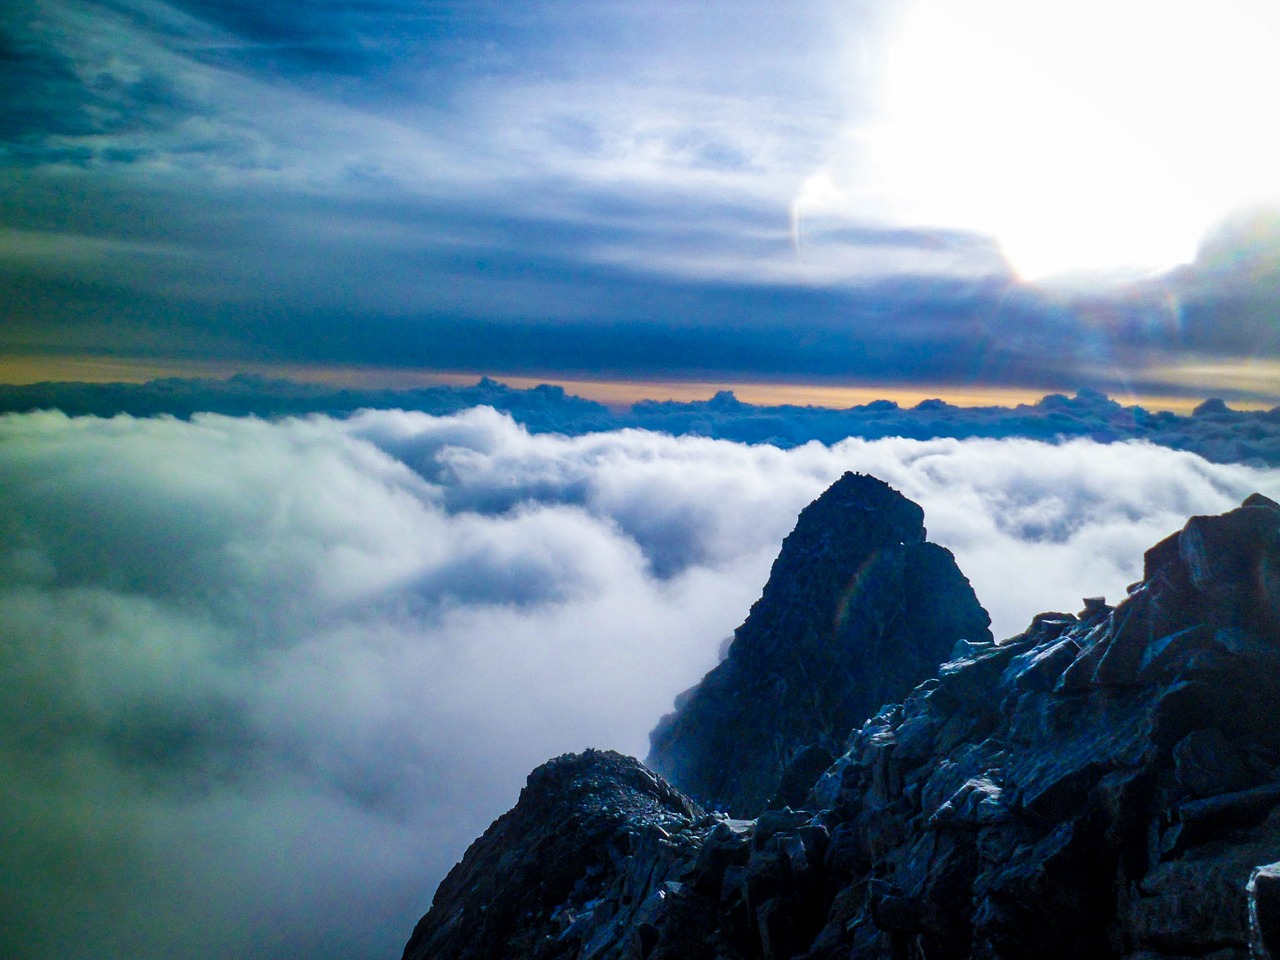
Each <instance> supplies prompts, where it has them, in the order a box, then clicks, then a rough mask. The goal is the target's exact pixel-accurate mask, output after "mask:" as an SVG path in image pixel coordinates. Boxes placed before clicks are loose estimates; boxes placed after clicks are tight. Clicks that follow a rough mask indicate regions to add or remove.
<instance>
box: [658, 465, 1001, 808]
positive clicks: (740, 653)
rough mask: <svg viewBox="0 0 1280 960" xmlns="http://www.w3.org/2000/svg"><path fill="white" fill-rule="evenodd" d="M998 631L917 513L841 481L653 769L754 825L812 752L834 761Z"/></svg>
mask: <svg viewBox="0 0 1280 960" xmlns="http://www.w3.org/2000/svg"><path fill="white" fill-rule="evenodd" d="M990 624H991V619H990V617H988V616H987V613H986V611H985V610H983V608H982V607H981V605H980V604H979V603H978V601H977V598H976V597H975V596H974V594H973V588H972V587H971V586H970V585H969V581H968V580H966V579H965V577H964V575H963V574H961V573H960V570H959V568H958V567H957V566H956V563H955V559H954V558H953V557H952V555H951V553H950V551H948V550H946V549H944V548H943V547H940V546H937V545H936V544H932V543H926V542H925V528H924V512H923V511H922V510H921V509H920V507H919V506H918V505H916V504H915V503H912V502H911V501H910V500H908V499H906V498H905V497H903V496H902V495H901V494H900V493H898V492H897V491H895V490H893V489H892V488H891V487H889V486H888V485H887V484H885V483H884V482H882V481H880V480H877V479H876V478H874V477H868V476H862V475H857V474H852V473H846V474H845V475H844V476H843V477H841V478H840V479H839V480H838V481H836V483H835V484H834V485H833V486H832V487H831V488H830V489H829V490H827V491H826V492H825V493H824V494H823V495H822V496H821V497H819V498H818V499H817V500H816V501H814V502H813V503H812V504H810V505H809V506H808V507H806V508H805V509H804V510H803V511H802V512H801V514H800V518H799V521H798V522H797V523H796V528H795V530H794V531H793V532H792V533H791V535H790V536H788V537H787V539H786V541H785V542H784V543H783V545H782V552H781V553H780V554H779V556H778V559H777V560H776V561H775V562H774V565H773V570H772V572H771V573H770V576H769V582H768V583H767V584H766V585H765V588H764V593H763V595H762V596H761V597H760V599H759V600H758V601H756V603H755V605H754V606H753V607H752V608H751V613H750V615H749V616H748V617H747V620H746V622H745V623H744V624H743V625H742V626H741V627H739V628H738V629H737V631H736V632H735V635H734V640H733V644H732V646H731V647H730V648H729V655H728V657H727V658H726V659H725V660H724V661H723V662H722V663H720V664H719V665H718V666H717V667H716V668H715V669H713V670H712V671H711V672H710V673H708V674H707V675H706V677H704V678H703V679H702V682H701V683H699V684H698V685H697V686H696V687H694V688H693V689H692V690H690V691H687V692H686V693H685V694H683V695H682V696H681V698H680V699H679V700H678V701H677V709H676V712H675V713H673V714H670V715H668V716H667V717H665V718H664V719H663V720H662V722H661V723H660V724H659V725H658V727H657V729H655V730H654V731H653V733H652V734H651V735H650V739H651V749H650V753H649V757H648V760H647V762H648V764H649V765H650V766H651V767H653V769H655V770H657V771H658V772H660V773H661V774H663V775H664V776H665V777H667V778H668V779H669V780H670V781H671V782H672V783H674V784H676V785H678V786H679V787H680V788H681V789H682V790H684V791H685V792H686V793H688V794H689V795H690V796H694V797H697V798H698V799H699V800H701V801H702V802H704V803H706V804H708V805H711V806H714V807H716V808H718V809H721V810H727V811H730V812H732V814H733V815H735V816H755V815H757V814H758V813H760V811H761V810H763V809H764V808H765V807H766V806H767V804H768V802H769V800H770V798H771V797H774V795H775V794H776V793H777V792H778V790H779V787H780V785H781V781H782V779H783V773H784V771H787V770H788V768H794V762H795V761H796V760H797V758H798V756H799V754H800V753H801V752H802V751H803V750H804V748H806V747H809V746H811V745H812V746H814V747H816V748H818V749H820V750H824V751H827V752H828V753H829V754H830V755H832V756H834V755H838V754H839V753H841V752H842V751H843V749H844V742H845V739H846V738H847V736H848V734H849V731H850V729H852V728H853V727H855V726H857V725H858V724H860V723H861V722H862V721H863V720H865V719H866V718H867V717H868V716H870V715H871V714H872V713H874V712H875V711H876V710H877V709H878V708H879V707H880V706H881V705H882V704H885V703H889V702H892V701H895V700H900V699H901V698H902V697H903V696H905V695H906V693H907V692H908V691H909V690H910V689H911V688H912V687H913V686H915V685H916V684H917V683H919V682H920V681H922V680H924V679H925V678H926V677H929V676H931V675H932V674H933V672H934V671H935V669H936V667H937V665H938V663H939V662H940V661H942V660H944V659H946V658H947V655H948V654H949V653H950V651H951V649H952V648H953V647H954V646H955V643H956V641H957V640H959V639H961V638H965V639H969V640H975V641H985V640H989V639H990V637H991V633H990V629H989V627H990ZM810 756H812V755H810ZM793 779H794V778H793ZM812 782H813V781H812V779H810V780H809V783H808V784H805V785H804V787H805V789H806V790H807V787H808V786H809V785H810V784H812ZM794 792H795V787H794V784H792V785H790V793H791V794H794ZM802 793H803V791H802Z"/></svg>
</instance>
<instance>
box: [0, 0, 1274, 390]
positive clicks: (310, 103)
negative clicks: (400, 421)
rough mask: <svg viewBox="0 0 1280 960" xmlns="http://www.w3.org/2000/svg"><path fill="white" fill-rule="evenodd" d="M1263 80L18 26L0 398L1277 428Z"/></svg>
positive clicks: (696, 49)
mask: <svg viewBox="0 0 1280 960" xmlns="http://www.w3.org/2000/svg"><path fill="white" fill-rule="evenodd" d="M1277 41H1280V10H1278V9H1276V8H1274V7H1273V6H1271V5H1268V4H1257V3H1251V2H1247V0H1224V2H1222V3H1217V4H1214V5H1213V8H1212V10H1209V9H1208V8H1205V7H1203V6H1202V5H1196V4H1188V3H1172V4H1171V3H1167V2H1165V3H1158V2H1155V0H1121V2H1108V3H1104V2H1102V0H1077V2H1074V3H1070V4H1068V3H1062V2H1057V0H1045V2H1040V3H1035V4H1027V3H1017V2H1014V0H975V2H973V3H968V4H964V5H963V6H958V5H956V4H952V3H947V2H944V0H881V2H870V0H843V2H835V0H801V2H798V3H794V4H788V5H787V6H786V7H785V8H780V7H777V6H776V5H774V4H765V3H759V2H754V0H734V2H729V0H713V2H704V3H698V4H691V3H670V2H662V3H657V2H650V0H640V2H628V3H616V2H601V3H590V4H586V3H579V2H568V0H519V2H506V3H490V2H479V0H477V2H408V0H361V2H358V3H357V2H351V0H347V2H340V0H324V2H318V3H311V4H306V5H298V4H263V3H254V2H248V0H104V2H99V3H94V4H83V3H77V2H71V0H30V2H27V3H23V4H8V5H5V6H4V8H3V10H2V11H0V53H2V54H3V55H2V56H0V83H2V84H3V88H4V90H5V97H4V103H3V105H0V187H2V189H0V291H2V292H3V296H2V297H0V311H3V312H2V313H0V359H5V360H8V361H10V362H12V361H13V360H14V359H15V358H20V359H23V360H24V361H25V362H26V363H27V364H28V368H29V369H30V364H31V363H32V362H35V361H38V363H37V365H36V369H38V370H43V371H46V373H45V374H44V375H45V376H46V378H48V379H58V378H62V379H75V378H76V377H77V374H76V373H75V371H76V369H82V368H76V367H75V366H74V364H72V365H71V366H68V362H69V361H79V362H82V361H83V360H84V358H86V357H91V358H97V359H99V360H102V359H103V358H107V359H111V358H115V359H123V360H132V361H135V362H137V361H147V362H152V363H157V364H160V365H161V367H163V364H164V363H165V362H169V363H175V364H178V363H187V364H190V363H194V362H200V363H206V364H220V365H225V366H229V367H230V368H232V369H234V368H235V367H236V365H237V364H242V365H243V364H259V365H263V364H265V365H276V366H279V367H281V368H289V369H293V370H308V371H311V372H312V373H313V374H314V373H315V372H316V371H325V370H328V371H334V370H339V369H362V370H366V371H369V370H373V371H404V370H416V371H457V372H468V373H477V374H479V373H485V374H495V375H502V374H507V375H528V376H541V377H560V378H565V377H587V378H596V379H612V380H618V379H621V380H631V381H646V382H666V381H680V380H689V379H703V380H705V379H710V380H717V381H734V382H752V381H764V382H779V383H797V382H824V383H843V384H854V385H858V386H863V387H871V388H875V387H880V388H882V389H883V390H886V391H888V390H890V389H891V388H894V387H902V386H907V385H914V386H919V385H928V386H934V385H937V386H938V387H939V388H941V389H940V390H939V391H937V392H945V390H946V389H950V390H954V391H956V392H957V395H965V396H969V395H974V394H975V393H981V392H982V391H983V390H996V389H1030V390H1041V391H1045V392H1047V391H1049V390H1068V391H1069V390H1075V389H1078V388H1080V387H1093V388H1098V389H1103V390H1105V391H1108V392H1111V393H1115V392H1127V393H1132V394H1135V395H1159V396H1172V395H1180V396H1191V397H1196V398H1198V399H1203V398H1204V397H1206V396H1224V397H1226V398H1228V399H1232V398H1237V397H1238V398H1241V399H1252V400H1253V401H1257V402H1262V401H1271V402H1280V377H1277V376H1276V374H1275V369H1276V367H1275V361H1276V360H1277V354H1278V353H1280V337H1277V335H1276V330H1275V323H1274V316H1275V309H1274V308H1275V302H1274V301H1275V291H1276V289H1277V288H1278V286H1280V285H1278V284H1277V279H1278V276H1277V275H1278V273H1280V260H1278V259H1277V252H1278V251H1280V213H1278V212H1277V211H1280V206H1277V200H1278V199H1280V132H1277V130H1276V127H1275V124H1274V123H1271V122H1270V118H1271V114H1272V111H1271V104H1270V103H1269V98H1270V96H1271V94H1272V92H1273V91H1274V90H1275V89H1276V88H1277V86H1278V85H1280V63H1278V62H1277V61H1276V60H1275V58H1274V56H1272V51H1273V50H1274V49H1275V47H1276V45H1277ZM0 368H3V365H2V364H0ZM68 371H70V372H68Z"/></svg>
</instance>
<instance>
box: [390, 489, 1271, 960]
mask: <svg viewBox="0 0 1280 960" xmlns="http://www.w3.org/2000/svg"><path fill="white" fill-rule="evenodd" d="M881 486H882V485H881ZM881 486H876V485H875V484H874V483H868V482H867V480H866V478H863V479H856V478H855V479H854V480H852V481H851V480H849V479H848V478H844V479H842V480H841V482H840V483H839V484H837V487H836V488H833V490H836V489H837V488H838V489H839V493H838V494H837V496H839V497H843V496H844V495H845V494H846V493H847V494H849V496H850V498H851V499H850V502H851V503H858V502H864V503H865V502H867V501H866V500H859V499H858V497H857V496H856V495H855V494H856V493H857V492H858V491H870V492H871V496H874V497H879V498H881V499H880V500H879V501H877V502H879V503H884V504H896V501H895V500H894V499H893V498H892V497H890V496H888V494H886V493H885V492H884V490H882V489H881ZM884 489H885V490H887V488H884ZM828 495H830V491H829V492H828ZM819 503H821V501H819ZM815 506H816V505H815ZM813 509H814V508H813V507H811V508H809V510H806V516H802V522H801V523H800V524H798V525H797V532H796V533H794V534H792V537H791V538H789V539H788V544H789V546H788V548H787V549H785V550H784V551H783V552H784V555H786V554H789V553H796V554H800V553H801V551H800V548H799V544H808V546H807V547H806V548H805V550H804V551H803V553H804V554H806V555H807V554H808V553H809V550H810V549H813V550H818V551H820V550H822V549H827V550H828V551H829V553H828V554H826V555H828V556H830V557H831V558H832V559H833V561H834V562H835V563H837V564H839V563H842V562H843V560H844V559H847V556H846V553H847V551H842V547H841V545H843V544H845V543H846V541H845V539H844V538H843V537H841V536H838V535H835V534H832V533H829V527H828V525H827V524H825V523H819V522H817V520H815V519H814V518H815V516H816V517H817V518H819V519H821V517H822V513H823V512H824V511H817V512H816V513H815V512H811V511H813ZM894 516H895V517H898V518H899V519H902V518H905V519H906V520H910V518H911V517H913V516H914V517H915V518H916V520H915V521H914V522H906V523H905V525H899V523H898V521H897V520H895V521H893V522H890V523H886V524H885V525H884V527H883V528H881V527H880V526H879V525H878V524H876V525H874V526H875V527H876V529H877V530H880V531H881V533H882V536H881V537H880V539H878V540H868V541H867V542H874V543H877V544H879V545H880V546H879V547H877V548H874V549H873V550H872V551H871V553H872V554H874V553H875V550H889V551H890V552H891V553H892V552H894V550H895V548H897V547H903V548H905V547H907V546H908V544H916V545H919V544H921V542H922V539H923V530H922V529H920V530H919V539H915V538H914V537H913V538H911V539H910V540H909V539H908V537H906V536H904V535H902V534H903V531H911V530H916V529H917V528H918V521H919V512H918V508H916V509H915V510H914V511H913V510H911V509H910V508H907V507H902V506H900V505H899V506H897V507H896V513H895V514H894ZM824 531H825V532H824ZM824 537H825V539H824ZM895 537H896V540H895ZM793 541H794V542H793ZM810 559H812V560H814V561H816V560H817V555H816V554H815V555H814V556H813V557H810ZM789 563H790V560H788V564H789ZM819 566H821V564H818V563H816V562H815V564H814V565H813V567H812V568H807V567H806V565H805V564H801V565H800V566H799V567H797V568H795V569H796V571H797V572H798V573H799V575H800V576H802V577H803V576H804V575H805V570H806V569H808V570H809V575H810V576H811V581H810V582H811V583H815V584H818V583H827V582H829V581H831V582H834V581H839V580H841V578H845V581H846V582H847V577H848V573H847V568H846V567H839V571H840V572H838V573H832V574H830V575H829V576H826V575H820V574H819V573H818V572H817V568H818V567H819ZM791 569H792V568H790V567H789V566H788V565H787V564H784V563H783V558H779V563H778V564H775V567H774V572H773V576H772V577H771V579H770V588H769V589H766V591H765V596H764V597H762V598H761V600H760V602H759V603H758V604H757V605H756V608H755V609H754V610H753V612H752V617H751V620H750V621H749V623H751V622H752V621H755V620H757V618H758V617H761V616H763V615H764V613H768V614H769V616H770V618H771V619H770V620H768V621H767V622H770V623H773V624H789V623H798V622H800V621H802V620H803V619H804V618H803V616H802V614H801V611H800V610H799V609H796V611H795V613H794V616H792V617H788V616H784V615H783V614H784V613H785V612H786V611H788V610H789V609H791V605H790V604H789V603H785V602H783V598H786V597H791V598H794V600H795V602H796V603H800V602H801V598H806V597H807V598H809V599H810V600H812V601H813V602H814V603H818V602H826V601H825V600H824V599H823V598H825V597H827V596H828V595H827V594H826V593H825V592H824V591H823V590H821V589H815V590H813V591H812V592H809V591H807V590H806V589H805V588H804V587H803V586H801V585H798V584H785V583H784V581H783V580H781V579H780V578H781V577H782V576H783V575H784V574H785V573H786V572H787V571H788V570H791ZM824 576H826V579H824ZM775 581H776V583H775ZM875 582H878V583H879V582H887V583H889V584H890V590H891V591H892V590H895V589H897V588H896V587H895V586H894V584H895V582H896V581H895V580H894V579H893V578H892V577H889V578H887V579H885V580H876V581H875ZM775 603H776V604H777V607H776V608H774V606H773V605H774V604H775ZM850 603H856V604H857V605H858V606H862V605H865V604H870V606H871V608H872V609H873V610H882V609H886V607H885V605H884V604H883V603H881V602H880V600H879V598H878V597H877V596H876V595H875V594H874V593H867V592H858V593H856V595H855V596H853V597H852V599H851V601H850ZM888 609H894V608H893V607H892V605H890V607H888ZM771 610H772V612H770V611H771ZM818 612H819V614H820V615H821V616H822V617H825V616H826V615H827V612H826V608H823V607H820V608H819V611H818ZM852 616H855V617H858V618H862V617H870V614H869V613H855V614H852ZM815 619H819V618H815ZM762 622H764V621H762ZM755 629H757V628H756V627H753V628H752V630H753V631H754V630H755ZM761 629H762V628H761ZM796 635H799V634H793V635H791V636H796ZM893 635H894V636H901V635H902V634H893ZM744 638H752V639H751V642H749V643H746V644H744V648H743V651H742V652H740V653H739V654H738V656H739V657H740V658H741V657H746V658H748V659H749V658H750V657H752V656H755V655H756V654H757V652H758V650H766V651H769V650H771V646H770V642H769V641H770V638H768V637H763V636H757V635H755V634H754V633H748V632H747V625H744V627H743V628H742V630H740V631H739V634H738V640H737V641H736V642H743V640H744ZM778 642H782V641H780V640H779V641H778ZM757 645H758V646H757ZM892 655H893V651H892V650H886V651H885V656H886V657H888V658H891V657H892ZM868 662H869V661H868ZM933 672H934V674H935V675H934V676H933V677H932V678H930V679H928V680H925V681H924V682H923V683H920V684H918V685H917V686H915V687H914V689H912V690H910V691H909V692H908V693H907V694H906V695H905V696H904V697H903V698H902V699H901V702H898V703H889V704H888V705H886V706H883V707H882V708H880V709H879V710H877V711H876V712H875V715H874V716H872V717H870V719H867V720H866V721H865V722H863V723H861V725H860V726H858V727H857V728H856V729H854V730H852V732H851V734H850V735H849V738H848V740H847V741H846V742H845V743H844V744H842V745H841V750H840V755H839V756H838V757H837V758H836V759H835V760H834V762H832V763H831V764H830V765H829V766H828V767H827V768H826V769H825V770H824V771H822V772H821V773H820V774H819V775H818V776H817V778H816V781H814V780H812V779H811V780H810V781H809V782H810V784H811V786H810V787H809V788H808V789H807V790H803V791H800V790H797V793H800V792H803V794H804V796H803V798H802V800H801V801H799V802H798V803H796V804H794V805H787V806H782V807H781V808H777V809H767V810H765V811H764V812H762V813H760V814H759V816H758V817H756V818H755V819H733V818H730V817H729V816H726V815H725V814H724V813H706V812H704V810H703V809H701V808H700V807H699V805H698V804H697V803H695V802H694V801H693V800H691V799H689V798H688V797H686V796H684V795H683V794H682V793H681V792H680V791H678V790H677V789H675V787H673V786H671V785H670V784H669V783H667V782H666V781H665V780H663V779H662V778H660V777H658V776H656V775H654V774H652V773H650V772H649V771H648V770H647V769H646V768H645V767H644V766H643V765H641V764H640V763H639V762H638V761H636V760H632V759H629V758H625V757H620V756H618V755H617V754H609V753H600V752H596V751H589V752H587V753H585V754H581V755H576V756H566V757H561V758H558V759H557V760H553V761H550V762H549V763H548V764H546V765H544V766H543V767H540V768H539V769H538V770H536V771H534V773H533V774H531V775H530V778H529V786H528V787H526V789H525V792H524V793H523V794H522V795H521V799H520V801H519V803H517V805H516V807H515V809H514V810H512V811H511V812H509V813H507V814H506V815H504V816H503V817H502V818H500V819H499V820H498V821H497V822H496V823H495V824H494V825H493V826H492V827H490V829H489V831H488V832H486V834H485V835H484V837H482V838H480V839H479V840H477V841H476V842H475V843H474V844H473V845H472V846H471V848H470V849H469V850H468V851H467V853H466V855H465V856H464V858H463V860H462V862H461V863H460V864H459V865H458V866H456V867H455V868H454V870H453V871H452V872H451V873H450V874H449V876H448V878H447V879H446V880H445V882H444V883H442V884H441V886H440V890H439V891H438V892H437V894H436V898H435V901H434V903H433V904H432V907H431V910H430V911H429V912H428V913H427V915H426V916H425V917H423V919H422V921H421V922H420V923H419V924H418V927H417V929H416V930H415V931H414V935H413V939H412V940H411V941H410V943H409V946H408V948H407V949H406V951H405V958H406V960H423V958H428V957H430V958H432V960H490V958H493V960H497V958H504V960H588V958H590V960H1031V958H1035V960H1079V958H1082V957H1087V958H1106V960H1190V958H1204V960H1250V958H1252V960H1277V958H1280V862H1277V861H1280V725H1278V724H1277V723H1276V717H1277V716H1280V505H1277V504H1276V503H1274V502H1273V501H1271V500H1268V499H1267V498H1265V497H1261V496H1258V495H1256V494H1255V495H1253V496H1251V497H1249V498H1248V499H1247V500H1246V501H1245V502H1244V504H1243V505H1242V506H1241V507H1239V508H1237V509H1235V510H1232V511H1230V512H1229V513H1226V514H1223V515H1221V516H1215V517H1192V518H1191V520H1190V521H1188V523H1187V524H1186V526H1185V527H1184V528H1183V529H1182V530H1181V531H1179V532H1178V533H1176V534H1174V535H1172V536H1170V537H1168V538H1166V539H1165V540H1163V541H1161V542H1160V543H1158V544H1156V545H1155V546H1154V547H1152V548H1151V549H1150V550H1148V551H1147V553H1146V556H1145V567H1144V576H1143V579H1142V580H1141V581H1139V582H1138V583H1135V584H1133V585H1132V586H1131V587H1130V588H1129V595H1128V597H1127V598H1126V599H1125V600H1124V601H1123V602H1121V603H1120V604H1118V605H1117V606H1115V607H1111V606H1108V605H1107V604H1105V603H1104V602H1102V601H1101V600H1098V599H1092V600H1087V601H1086V603H1085V608H1084V610H1083V611H1081V613H1080V614H1078V615H1077V614H1069V613H1044V614H1040V615H1038V616H1037V617H1035V619H1034V620H1033V621H1032V623H1031V625H1030V626H1029V627H1028V629H1027V630H1026V631H1025V632H1023V633H1021V634H1019V635H1017V636H1015V637H1011V638H1009V639H1008V640H1005V641H1004V642H1002V643H992V642H990V641H974V640H970V641H969V642H967V643H958V644H956V650H955V651H954V656H953V657H952V658H951V659H949V660H948V661H947V662H945V663H943V664H941V665H940V666H939V667H937V669H936V670H935V671H933ZM721 675H723V674H721ZM747 677H748V679H750V678H751V675H750V674H747ZM821 679H824V678H821V677H816V678H814V682H818V681H819V680H821ZM719 682H727V681H719ZM704 688H705V682H704V686H703V687H700V688H699V689H704ZM779 689H780V691H781V694H782V695H783V700H784V702H785V701H786V697H787V696H789V695H792V694H793V693H794V689H795V688H794V687H793V686H787V687H786V688H781V687H780V688H779ZM753 690H754V691H755V693H754V694H753V695H755V696H760V695H761V694H760V692H759V691H760V690H761V688H759V687H756V688H753ZM691 702H692V701H691ZM756 703H757V705H758V706H759V708H760V709H761V710H762V711H767V710H773V709H774V706H771V705H770V704H769V703H767V702H764V701H756ZM735 709H737V708H736V707H735ZM773 715H774V716H780V715H781V716H784V717H785V716H786V711H780V712H779V711H775V713H774V714H773ZM709 716H710V717H711V719H712V720H714V721H716V722H720V720H721V715H719V714H716V713H714V712H713V713H711V714H709ZM736 716H738V717H745V716H746V714H745V711H744V712H740V713H738V714H736ZM708 722H711V721H708ZM795 729H799V728H798V727H797V728H795ZM715 735H716V736H722V734H721V733H719V732H716V734H715ZM748 735H749V736H752V737H754V736H757V734H756V733H754V732H751V731H748ZM805 735H807V734H805ZM720 742H724V741H720ZM777 755H778V754H776V753H775V754H773V755H772V756H774V757H776V756H777ZM735 756H743V758H744V759H745V761H746V762H748V763H751V762H752V758H750V757H747V756H744V755H742V754H737V755H735ZM771 762H774V761H772V760H771ZM750 769H751V770H752V771H755V773H752V776H756V775H758V773H759V771H760V770H769V769H776V768H770V767H767V766H760V765H754V766H752V767H751V768H750ZM726 776H727V777H728V775H727V774H726ZM723 782H725V783H730V784H732V783H734V782H735V781H733V780H732V778H731V777H729V778H727V779H726V780H724V781H723ZM738 782H739V783H742V782H750V781H749V780H740V781H738ZM743 795H744V796H746V794H745V793H744V794H743ZM756 796H759V793H758V792H757V793H756Z"/></svg>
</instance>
